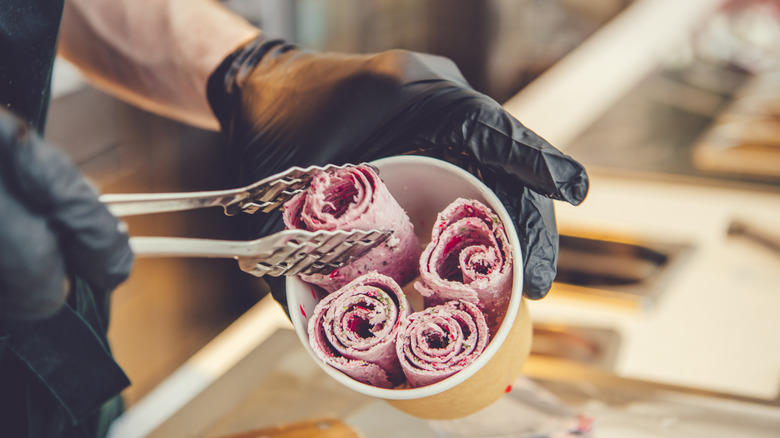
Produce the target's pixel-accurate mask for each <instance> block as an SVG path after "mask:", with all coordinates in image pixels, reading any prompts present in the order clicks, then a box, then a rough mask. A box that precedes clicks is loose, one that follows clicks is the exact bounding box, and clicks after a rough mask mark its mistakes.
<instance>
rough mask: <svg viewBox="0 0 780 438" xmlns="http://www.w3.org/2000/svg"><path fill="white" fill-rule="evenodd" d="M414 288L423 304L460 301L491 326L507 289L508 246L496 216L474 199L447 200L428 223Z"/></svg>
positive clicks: (499, 314)
mask: <svg viewBox="0 0 780 438" xmlns="http://www.w3.org/2000/svg"><path fill="white" fill-rule="evenodd" d="M414 287H415V289H417V291H418V292H420V294H421V295H422V296H423V297H424V300H425V307H431V306H435V305H438V304H440V303H444V302H447V301H450V300H465V301H468V302H471V303H473V304H476V305H478V306H479V307H480V308H481V309H482V310H483V311H484V312H485V313H486V315H487V318H488V325H489V326H490V327H491V329H495V328H497V327H498V326H499V325H500V324H501V321H502V320H503V317H504V313H505V312H506V307H507V304H508V303H509V298H510V296H511V294H512V251H511V247H510V245H509V240H508V239H507V236H506V231H505V230H504V225H503V224H502V222H501V220H500V219H499V218H498V216H497V215H496V214H495V213H493V211H492V210H491V209H490V208H488V207H487V206H486V205H484V204H483V203H481V202H479V201H477V200H474V199H464V198H457V199H456V200H455V201H453V202H452V203H451V204H449V205H448V206H447V207H446V208H445V209H444V210H443V211H442V212H440V213H439V214H438V216H437V219H436V222H435V223H434V226H433V230H432V232H431V241H430V243H428V245H427V246H426V247H425V250H424V251H423V253H422V256H421V257H420V279H419V281H416V282H415V284H414Z"/></svg>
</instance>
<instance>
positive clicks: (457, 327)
mask: <svg viewBox="0 0 780 438" xmlns="http://www.w3.org/2000/svg"><path fill="white" fill-rule="evenodd" d="M489 336H490V335H489V333H488V327H487V322H486V321H485V316H484V315H483V314H482V311H481V310H480V309H479V308H478V307H477V306H476V305H475V304H472V303H470V302H468V301H463V300H457V301H449V302H447V303H444V304H440V305H438V306H434V307H429V308H427V309H424V310H422V311H419V312H415V313H412V314H411V315H410V316H409V318H408V319H407V321H406V322H405V323H404V325H403V326H402V327H401V330H400V331H399V333H398V339H397V340H396V352H397V354H398V358H399V359H400V361H401V368H402V369H403V372H404V375H405V376H406V381H407V384H408V386H409V387H411V388H416V387H420V386H425V385H430V384H433V383H436V382H439V381H442V380H444V379H446V378H447V377H449V376H451V375H453V374H455V373H457V372H458V371H460V370H462V369H463V368H465V367H467V366H468V365H470V364H471V363H473V362H474V360H476V359H477V358H478V357H479V355H480V354H482V352H483V351H484V350H485V347H486V346H487V344H488V340H489Z"/></svg>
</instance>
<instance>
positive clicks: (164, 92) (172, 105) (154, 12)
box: [59, 0, 259, 129]
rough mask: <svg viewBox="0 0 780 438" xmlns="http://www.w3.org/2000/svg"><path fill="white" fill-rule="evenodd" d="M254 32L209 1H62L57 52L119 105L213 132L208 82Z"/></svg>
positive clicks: (240, 19) (248, 26) (243, 22)
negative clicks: (137, 108) (124, 103)
mask: <svg viewBox="0 0 780 438" xmlns="http://www.w3.org/2000/svg"><path fill="white" fill-rule="evenodd" d="M258 32H259V30H258V29H256V28H255V27H254V26H252V25H251V24H250V23H249V22H247V21H246V20H244V19H243V18H241V17H240V16H238V15H236V14H233V13H232V12H231V11H229V10H227V9H226V8H225V7H223V6H222V5H220V4H219V3H218V2H216V1H213V0H144V1H139V0H67V1H66V2H65V12H64V14H63V18H62V29H61V31H60V42H59V54H60V55H62V56H63V57H64V58H65V59H67V60H69V61H71V62H72V63H74V64H75V65H76V66H77V67H79V68H80V69H81V70H82V72H84V74H85V75H86V76H87V78H88V79H89V80H90V81H91V82H93V83H94V84H95V85H97V86H98V87H100V88H102V89H104V90H106V91H108V92H109V93H111V94H114V95H116V96H117V97H119V98H121V99H123V100H126V101H128V102H130V103H132V104H134V105H137V106H139V107H141V108H144V109H146V110H149V111H152V112H155V113H158V114H161V115H164V116H166V117H170V118H173V119H176V120H180V121H182V122H185V123H189V124H192V125H195V126H199V127H202V128H208V129H218V127H219V125H218V123H217V120H216V119H215V118H214V116H213V114H212V113H211V110H210V108H209V105H208V102H207V100H206V81H207V80H208V76H209V74H210V73H211V72H212V71H213V70H214V69H215V68H216V67H217V65H218V64H219V63H220V62H221V61H222V59H224V57H225V56H227V55H228V54H229V53H230V52H231V51H232V50H233V49H235V48H236V47H238V46H239V45H240V44H241V43H243V42H245V41H247V40H249V39H251V38H252V37H253V36H255V35H256V34H257V33H258Z"/></svg>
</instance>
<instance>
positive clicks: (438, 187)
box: [287, 156, 532, 419]
mask: <svg viewBox="0 0 780 438" xmlns="http://www.w3.org/2000/svg"><path fill="white" fill-rule="evenodd" d="M372 164H373V165H375V166H376V167H377V168H378V169H379V172H380V173H379V176H380V178H381V179H382V180H383V181H384V183H385V185H386V186H387V188H388V189H389V190H390V193H392V194H393V196H394V197H395V199H396V200H397V201H398V203H399V204H400V205H401V207H403V208H404V209H405V210H406V212H407V214H408V215H409V218H410V219H411V221H412V223H413V224H414V228H415V232H416V234H417V236H418V237H419V238H420V241H421V242H422V243H423V244H426V243H427V242H428V241H430V238H431V228H432V226H433V223H434V222H435V221H436V216H437V214H438V213H439V212H440V211H442V210H444V209H445V208H446V207H447V206H448V205H449V204H450V203H452V201H454V200H455V199H457V198H467V199H476V200H478V201H480V202H482V203H484V204H485V205H487V206H489V207H490V208H491V209H492V210H493V211H494V212H495V213H496V214H497V215H498V216H499V218H500V219H501V221H502V222H503V223H504V225H505V227H504V228H505V229H506V233H507V237H508V239H509V243H510V246H511V248H512V252H513V263H514V265H513V267H514V269H513V286H512V296H511V297H510V300H509V305H508V308H507V312H506V316H505V317H504V321H503V323H502V324H501V326H500V327H499V329H498V331H497V332H496V333H492V334H491V340H490V343H489V344H488V346H487V347H486V348H485V350H484V351H483V353H482V354H481V355H480V356H479V357H478V358H477V359H476V360H475V361H474V362H473V363H472V364H471V365H469V366H467V367H466V368H464V369H463V370H461V371H459V372H457V373H455V374H454V375H452V376H450V377H448V378H447V379H444V380H442V381H440V382H438V383H434V384H432V385H428V386H423V387H420V388H412V389H385V388H378V387H375V386H371V385H367V384H364V383H360V382H358V381H356V380H353V379H352V378H350V377H349V376H347V375H346V374H344V373H342V372H341V371H338V370H336V369H334V368H332V367H330V366H329V365H326V364H325V363H323V362H322V361H320V360H319V359H318V358H317V357H316V356H315V354H314V352H313V351H312V349H311V346H310V345H309V335H308V331H307V328H308V320H309V317H311V315H312V314H313V313H314V307H315V306H316V305H317V303H318V302H319V300H320V295H319V293H318V292H317V289H316V288H315V287H314V286H311V285H309V284H306V283H304V282H303V281H301V280H300V279H298V278H294V277H288V278H287V303H288V306H289V309H290V318H291V319H292V323H293V325H294V326H295V331H296V333H297V334H298V338H299V339H300V341H301V343H302V344H303V345H304V347H305V348H306V350H307V351H308V352H309V355H310V356H311V357H312V359H313V360H314V361H315V362H317V364H318V365H319V366H320V367H321V368H322V369H323V370H325V372H326V373H327V374H328V375H329V376H330V377H332V378H334V379H336V380H337V381H338V382H340V383H341V384H343V385H344V386H346V387H348V388H350V389H352V390H354V391H357V392H359V393H361V394H365V395H368V396H371V397H375V398H379V399H383V400H386V401H387V402H388V403H390V404H391V405H393V406H395V407H396V408H398V409H400V410H402V411H404V412H407V413H409V414H411V415H414V416H417V417H420V418H425V419H453V418H461V417H464V416H466V415H470V414H472V413H475V412H477V411H479V410H481V409H483V408H485V407H487V406H489V405H490V404H492V403H493V402H495V401H496V400H498V399H499V398H500V397H501V396H502V395H503V394H504V393H505V392H506V391H507V389H508V388H509V386H510V385H511V384H512V382H514V381H515V380H516V379H517V377H518V376H519V375H520V370H521V368H522V366H523V364H524V363H525V361H526V359H527V358H528V355H529V353H530V351H531V328H532V327H531V320H530V317H529V314H528V308H527V306H526V303H525V299H524V298H523V296H522V290H523V269H522V266H523V260H522V254H521V253H520V244H519V240H518V237H517V232H516V231H515V228H514V226H513V225H512V220H511V219H510V217H509V215H508V214H507V212H506V209H505V208H504V206H503V204H502V203H501V201H499V199H498V198H497V197H496V195H495V194H494V193H493V192H492V190H490V189H489V188H488V187H487V186H485V185H484V184H483V183H482V182H481V181H479V180H478V179H477V178H476V177H474V176H473V175H471V174H470V173H468V172H466V171H465V170H463V169H461V168H459V167H457V166H455V165H452V164H450V163H447V162H445V161H441V160H437V159H433V158H428V157H419V156H400V157H390V158H384V159H381V160H377V161H374V162H373V163H372ZM404 291H405V292H406V293H407V295H408V296H409V299H410V302H411V303H412V307H413V310H415V311H417V310H421V309H420V308H419V307H417V308H415V307H416V303H415V297H414V296H413V294H414V293H415V292H413V291H414V289H413V288H412V287H405V288H404Z"/></svg>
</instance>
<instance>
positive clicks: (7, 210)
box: [0, 107, 133, 321]
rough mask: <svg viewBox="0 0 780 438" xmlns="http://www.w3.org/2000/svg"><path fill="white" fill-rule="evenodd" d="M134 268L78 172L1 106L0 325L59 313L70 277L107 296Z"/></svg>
mask: <svg viewBox="0 0 780 438" xmlns="http://www.w3.org/2000/svg"><path fill="white" fill-rule="evenodd" d="M132 262H133V254H132V252H131V250H130V246H129V244H128V236H127V233H126V231H125V230H124V226H123V224H121V223H120V222H119V221H118V220H117V219H116V218H115V217H114V216H113V215H111V213H110V212H109V211H108V209H106V207H105V206H104V205H103V204H102V203H100V202H99V201H98V197H97V193H96V192H95V190H94V189H93V188H92V187H91V186H90V185H89V184H88V183H87V182H86V180H85V179H84V178H83V177H82V176H81V173H79V171H78V169H76V167H74V166H73V164H72V163H71V162H70V161H69V160H68V158H67V157H66V156H65V155H64V154H62V153H61V152H59V151H57V150H55V149H52V148H50V147H49V146H47V145H46V144H44V142H43V141H42V140H41V138H40V137H39V136H38V135H37V133H35V132H34V131H33V130H32V129H31V128H29V127H28V125H27V124H25V123H24V122H22V121H21V120H20V119H18V118H16V117H15V116H14V115H13V114H12V113H10V112H8V111H7V110H5V109H4V108H2V107H0V321H2V320H4V319H7V320H25V319H36V318H43V317H46V316H48V315H51V314H53V313H54V312H56V311H57V310H58V309H59V308H60V307H61V306H62V304H63V303H64V302H65V298H66V295H67V289H66V278H67V276H68V275H70V274H74V275H78V276H80V277H81V278H83V279H84V280H85V281H86V282H87V283H89V284H90V285H92V286H94V287H96V288H99V289H101V290H111V289H113V288H114V287H116V286H117V285H119V284H120V283H121V282H122V281H124V280H125V279H126V278H127V276H128V275H129V273H130V268H131V266H132Z"/></svg>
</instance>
